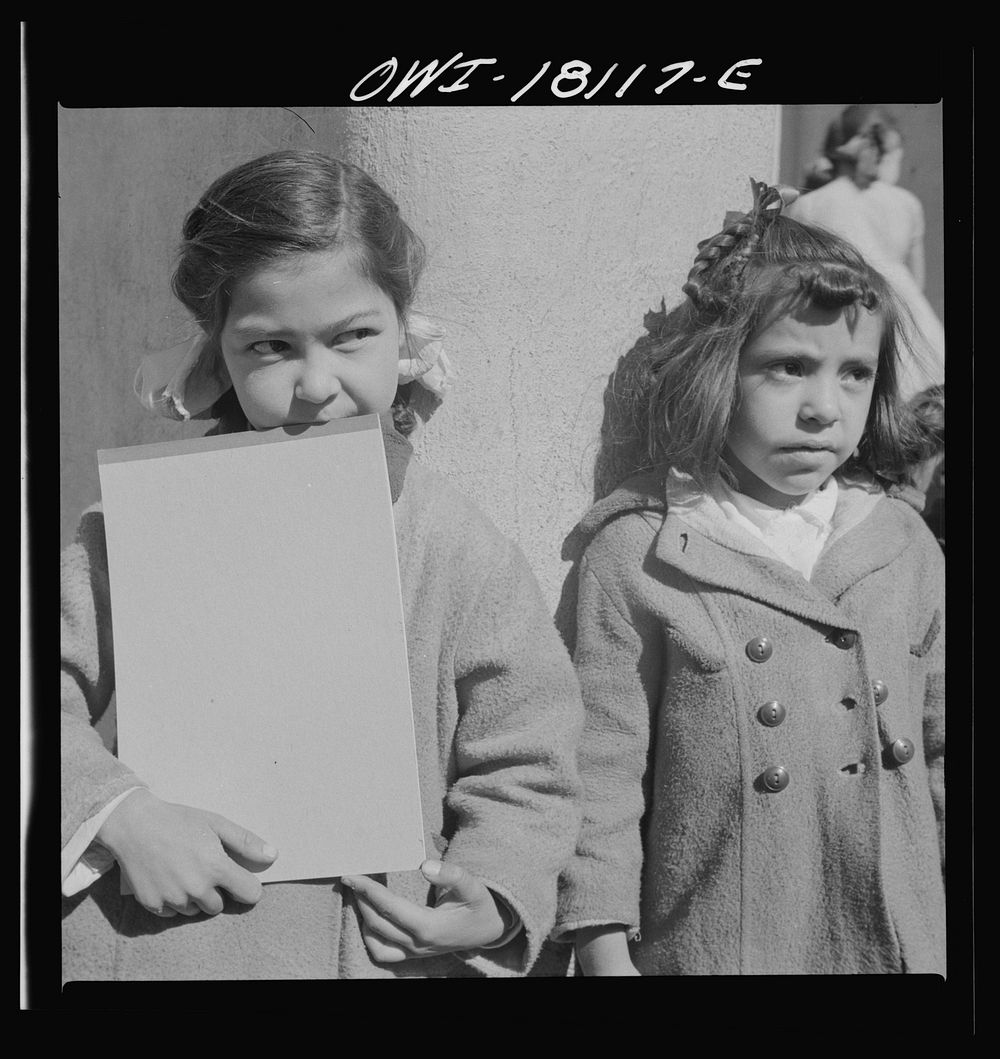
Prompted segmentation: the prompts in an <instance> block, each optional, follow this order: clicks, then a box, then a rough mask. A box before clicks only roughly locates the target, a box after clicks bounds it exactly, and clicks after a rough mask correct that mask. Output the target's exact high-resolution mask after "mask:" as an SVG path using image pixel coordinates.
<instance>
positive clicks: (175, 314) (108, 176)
mask: <svg viewBox="0 0 1000 1059" xmlns="http://www.w3.org/2000/svg"><path fill="white" fill-rule="evenodd" d="M779 122H780V115H779V108H777V107H774V106H756V107H754V106H747V107H742V106H719V107H684V106H662V107H660V106H645V107H508V108H497V109H494V108H484V107H470V108H461V107H459V108H452V107H437V106H434V107H423V108H348V109H336V108H322V107H313V108H309V107H296V108H294V113H293V112H292V111H291V110H287V109H284V108H280V107H273V108H260V109H253V108H213V109H187V108H184V109H180V108H178V109H157V110H143V109H134V110H101V111H79V110H76V111H63V112H62V113H61V115H60V122H59V134H60V149H59V190H60V203H59V239H60V263H59V275H60V306H59V321H60V335H61V340H60V345H61V348H60V383H61V386H60V415H61V428H62V434H61V437H62V483H61V484H62V498H63V516H62V524H63V527H62V528H63V540H64V541H65V540H67V539H68V538H69V535H70V534H71V532H72V526H73V524H74V521H75V519H76V516H77V515H78V513H79V511H80V510H81V509H82V508H83V507H84V506H85V505H86V504H88V503H90V502H92V501H93V500H95V499H97V497H98V483H97V472H96V458H95V453H96V450H97V449H98V448H102V447H112V446H118V445H131V444H139V443H143V442H147V441H155V440H160V439H163V438H171V437H182V436H191V435H197V434H201V433H203V432H204V430H205V428H206V424H204V423H201V424H195V425H187V426H183V425H176V424H171V423H167V422H165V421H160V420H157V419H154V418H152V417H149V416H147V415H146V414H145V413H144V412H143V411H142V410H141V408H140V407H139V406H138V404H137V403H136V402H135V400H134V398H133V396H132V393H131V383H132V376H133V374H134V371H135V368H136V366H137V364H138V361H139V359H140V357H141V355H142V354H143V353H144V352H146V351H148V350H152V349H158V348H164V347H166V346H169V345H171V344H173V343H174V342H176V341H178V340H179V339H180V338H182V337H184V335H185V333H186V331H187V329H188V327H189V324H188V321H187V319H186V314H185V313H184V311H183V309H181V307H180V306H179V305H178V304H177V303H176V302H175V301H174V300H173V298H172V295H171V294H170V291H169V284H168V279H169V274H170V270H171V267H172V263H173V253H174V248H175V246H176V244H177V241H178V238H179V233H180V226H181V222H182V219H183V217H184V214H185V213H186V211H187V210H188V209H190V207H191V206H193V204H194V202H195V201H196V199H197V197H198V195H199V194H200V193H201V191H203V190H204V188H205V187H206V186H207V185H208V183H209V182H210V181H211V180H212V179H214V177H216V176H217V175H219V174H220V173H221V172H223V171H224V170H225V169H227V168H229V167H230V166H233V165H236V164H237V163H239V162H241V161H244V160H246V159H248V158H251V157H254V156H256V155H258V154H262V153H264V152H266V151H269V150H275V149H277V148H280V147H283V146H308V147H313V148H318V149H320V150H326V151H328V152H330V153H342V154H343V155H344V157H347V158H348V159H350V160H352V161H356V162H358V163H360V164H361V165H364V166H365V167H367V168H368V169H369V170H370V171H371V172H372V173H373V174H374V175H375V176H376V177H377V178H378V179H380V180H381V181H382V182H383V183H384V184H385V185H386V186H387V187H388V189H389V190H390V191H391V192H393V193H394V194H395V195H396V196H397V198H398V199H399V201H400V204H401V206H402V207H403V210H404V213H405V214H406V216H407V217H408V218H409V220H410V221H411V223H412V224H413V226H414V227H415V228H416V229H417V230H418V231H419V232H420V233H421V235H422V236H423V237H424V239H425V240H426V242H427V244H428V249H429V262H428V266H427V270H426V273H425V276H424V281H423V284H422V288H421V294H420V298H419V305H418V307H419V308H421V309H423V310H424V311H426V312H428V313H431V314H433V315H435V316H437V317H440V318H442V319H443V321H444V322H445V326H446V327H447V329H448V332H449V338H448V349H449V352H450V355H451V357H452V360H453V362H454V364H455V366H456V367H457V369H458V371H459V372H460V377H459V379H458V382H457V384H456V386H455V388H454V389H453V391H452V392H451V393H450V394H449V395H448V397H447V398H446V400H445V401H444V403H443V404H442V405H441V406H440V408H438V409H437V410H436V411H435V412H434V414H433V416H432V417H431V418H430V420H429V422H428V424H427V426H426V429H425V430H424V431H423V433H422V436H421V437H420V438H419V440H418V448H419V449H420V450H421V452H422V454H423V456H424V457H425V458H426V459H427V460H428V461H430V462H431V463H432V464H433V465H434V466H436V467H437V468H438V469H440V470H441V471H442V472H444V473H445V474H447V475H448V476H449V477H451V478H453V479H454V480H455V481H456V483H457V484H458V485H459V487H461V488H463V489H464V490H465V491H466V492H468V493H469V494H470V495H471V496H472V497H474V498H475V499H476V500H477V501H478V502H479V503H480V505H481V506H482V507H483V508H484V509H485V510H486V511H487V512H488V513H489V514H490V515H491V516H492V517H493V518H494V520H495V521H496V522H497V523H498V524H499V525H500V527H501V528H502V529H503V530H505V531H506V532H508V533H509V534H511V535H512V536H513V537H515V538H516V539H517V540H518V541H519V542H520V543H521V545H522V546H523V547H524V549H525V551H526V553H527V554H528V557H529V560H530V561H531V563H532V565H533V567H534V568H535V570H536V572H537V574H538V577H539V581H540V582H541V584H542V587H543V590H544V592H545V594H546V596H547V598H548V599H549V601H550V602H551V604H552V606H553V608H554V607H555V604H556V601H557V599H558V596H559V591H560V587H561V583H562V579H563V576H564V572H565V565H564V563H563V562H562V561H561V559H560V555H559V550H560V543H561V541H562V539H563V537H564V536H565V535H566V533H567V532H568V531H569V530H570V529H571V528H572V526H573V524H574V523H575V521H576V520H577V518H578V517H579V515H580V514H581V513H582V512H583V511H584V510H585V509H586V507H587V506H588V504H589V503H590V500H591V497H592V490H593V466H594V459H595V456H596V447H597V438H598V432H599V428H600V423H601V418H602V410H603V409H602V397H603V393H604V389H605V384H606V381H607V376H608V374H609V372H610V371H611V370H612V369H613V368H614V366H615V364H616V362H617V360H618V358H619V357H620V356H621V355H622V354H623V353H625V352H626V351H627V350H628V349H629V348H630V347H631V346H632V344H633V343H634V342H635V340H636V338H637V337H639V335H640V334H641V333H642V323H643V316H644V314H645V312H646V311H647V310H648V309H650V308H652V307H654V306H657V305H658V304H659V301H660V298H661V297H663V296H666V299H667V303H668V305H669V304H671V303H672V302H674V301H676V300H677V298H678V294H679V288H680V284H681V282H683V278H684V275H685V274H686V272H687V269H688V267H689V266H690V262H691V259H692V257H693V254H694V251H695V246H696V244H697V242H698V240H699V239H702V238H704V237H706V236H708V235H710V234H713V233H714V232H716V231H717V230H718V228H719V227H720V224H721V220H722V216H723V213H724V212H725V210H726V209H735V208H743V207H746V206H747V205H748V202H749V189H748V187H747V177H748V175H753V176H755V177H757V178H759V179H768V180H770V179H774V178H775V177H776V175H777V156H778V138H779Z"/></svg>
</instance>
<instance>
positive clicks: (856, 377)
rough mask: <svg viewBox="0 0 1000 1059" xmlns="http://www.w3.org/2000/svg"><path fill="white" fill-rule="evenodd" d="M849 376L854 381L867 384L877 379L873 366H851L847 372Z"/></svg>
mask: <svg viewBox="0 0 1000 1059" xmlns="http://www.w3.org/2000/svg"><path fill="white" fill-rule="evenodd" d="M847 378H848V380H849V381H850V382H852V383H860V384H862V385H865V384H867V383H871V382H874V381H875V372H874V370H873V369H872V368H867V367H857V368H851V370H850V371H849V372H848V373H847Z"/></svg>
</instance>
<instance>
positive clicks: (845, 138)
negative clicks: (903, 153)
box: [803, 103, 899, 191]
mask: <svg viewBox="0 0 1000 1059" xmlns="http://www.w3.org/2000/svg"><path fill="white" fill-rule="evenodd" d="M862 134H863V135H864V136H865V137H867V139H868V140H869V141H870V143H871V144H872V146H874V147H875V148H876V153H877V159H881V158H882V156H883V155H884V154H885V153H886V151H887V150H888V149H889V147H890V139H891V138H892V137H893V136H894V137H895V138H896V139H897V141H898V137H899V128H898V126H897V125H896V119H895V118H894V117H893V116H892V114H890V113H889V111H888V110H886V109H885V108H884V107H882V106H881V105H879V104H877V103H855V104H852V105H851V106H849V107H845V108H844V110H842V111H841V112H840V114H838V115H837V117H836V118H834V119H833V121H831V122H830V124H829V125H828V126H827V128H826V136H825V138H824V140H823V153H822V155H821V156H820V157H819V158H818V159H817V160H816V161H815V162H813V164H812V165H811V166H810V167H809V168H808V169H807V170H806V173H805V177H804V180H803V186H804V188H805V190H806V191H815V190H816V189H817V188H820V187H822V186H823V185H824V184H828V183H829V182H830V181H831V180H833V178H834V177H835V176H836V175H837V173H838V169H839V167H840V166H842V165H843V164H844V163H845V162H846V163H848V164H851V160H850V159H849V158H847V157H846V156H845V155H844V154H843V153H842V152H841V148H843V147H844V145H845V144H848V143H850V142H851V141H852V140H853V139H854V138H855V137H856V136H859V135H862Z"/></svg>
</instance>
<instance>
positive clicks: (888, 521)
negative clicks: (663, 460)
mask: <svg viewBox="0 0 1000 1059" xmlns="http://www.w3.org/2000/svg"><path fill="white" fill-rule="evenodd" d="M841 486H842V488H841V490H840V500H839V502H838V505H837V511H836V513H835V515H834V530H833V533H832V534H831V537H830V541H829V542H828V544H827V546H826V548H825V549H824V551H823V554H822V555H821V556H820V558H819V561H818V562H817V564H816V567H815V568H814V570H813V576H812V580H811V581H807V580H806V579H805V578H804V577H803V576H802V575H801V574H800V573H799V572H798V571H796V570H793V569H792V568H791V567H790V566H788V565H787V564H786V563H783V562H781V560H779V559H777V558H776V557H775V556H773V555H772V554H771V553H770V551H769V550H768V549H767V548H765V547H764V545H763V544H762V543H760V542H759V541H757V540H755V539H754V538H752V537H751V536H750V535H749V534H746V533H743V532H742V531H741V530H739V528H738V527H737V526H735V525H734V524H732V523H731V522H729V521H728V520H727V519H726V518H725V516H724V515H723V514H722V513H721V511H719V510H714V509H713V505H714V507H715V508H718V505H717V504H715V503H714V501H712V500H711V498H705V501H704V503H681V502H676V503H675V504H674V505H671V503H670V498H671V497H673V498H674V500H675V501H678V500H679V499H680V496H679V494H677V493H676V492H674V491H673V490H671V488H669V487H668V483H667V482H666V481H665V480H664V478H663V477H662V476H660V477H657V476H653V475H644V476H638V477H636V478H632V479H629V480H628V481H627V482H625V483H623V485H622V486H621V487H619V488H618V489H616V490H615V492H613V493H612V494H611V495H610V496H608V497H606V498H604V499H603V500H602V501H600V502H599V503H597V504H595V505H594V507H592V508H591V509H590V511H588V512H587V514H586V516H585V517H584V519H583V520H582V521H581V523H580V525H579V527H578V528H577V531H575V532H576V533H577V534H581V535H582V536H583V538H584V539H585V540H589V539H590V538H592V537H593V535H594V534H596V533H597V531H598V530H599V529H600V527H601V526H602V525H604V524H605V523H606V522H608V521H610V520H611V519H613V518H615V517H617V516H618V515H621V514H624V513H626V512H629V511H635V512H642V513H646V514H648V515H649V516H650V521H651V522H653V523H654V525H655V526H656V527H657V534H656V541H655V544H654V554H655V555H656V558H657V559H659V560H660V561H661V562H664V563H667V564H668V565H670V566H672V567H674V568H676V569H677V570H680V571H681V572H683V573H684V574H686V575H687V576H688V577H690V578H691V579H692V580H693V581H695V582H697V583H698V584H699V585H704V586H708V587H710V588H714V589H719V590H722V591H726V592H732V593H735V594H737V595H742V596H746V597H749V598H752V599H756V600H759V601H761V602H763V603H765V604H767V605H770V606H773V607H776V608H777V609H780V610H783V611H785V612H787V613H790V614H795V615H797V616H799V617H801V618H804V619H806V620H808V621H814V622H818V623H820V624H823V625H829V626H832V627H834V628H839V629H850V628H853V629H854V630H855V631H857V624H856V622H857V617H853V616H852V615H851V614H850V613H849V612H845V610H843V609H841V607H840V606H838V604H839V602H840V600H841V598H842V597H843V596H844V594H845V593H846V592H847V591H848V590H849V589H850V588H851V586H852V585H855V584H857V582H858V581H860V580H861V579H862V578H864V577H866V576H867V575H868V574H871V573H874V572H875V571H876V570H879V569H881V568H882V567H884V566H887V565H888V564H889V563H891V562H892V561H893V559H895V558H896V557H897V556H898V555H899V554H900V553H902V552H903V551H904V550H905V549H906V548H907V547H908V546H909V545H910V543H911V542H912V539H913V535H914V532H915V531H914V522H913V520H912V519H910V518H908V517H907V516H906V513H905V511H904V510H903V505H902V504H901V503H900V500H903V499H905V500H910V501H911V502H912V500H911V498H910V497H909V496H900V497H899V499H897V498H896V497H895V496H894V495H893V493H892V492H891V493H890V496H887V495H886V494H885V493H884V492H883V491H882V490H881V489H880V488H879V487H877V486H875V485H874V484H873V483H872V482H870V481H865V480H861V479H851V480H848V481H841ZM862 525H863V527H864V529H863V533H864V536H863V538H862V537H861V536H860V535H859V534H860V533H861V527H862Z"/></svg>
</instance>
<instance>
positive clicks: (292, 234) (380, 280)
mask: <svg viewBox="0 0 1000 1059" xmlns="http://www.w3.org/2000/svg"><path fill="white" fill-rule="evenodd" d="M337 247H344V248H346V249H348V250H350V251H351V252H352V253H353V254H354V255H355V257H356V261H357V265H358V268H359V269H360V271H361V273H362V275H364V276H365V278H366V279H368V280H369V281H370V282H371V283H373V284H375V286H377V287H378V288H379V289H380V290H382V291H384V292H385V293H386V295H388V297H389V298H391V300H392V303H393V305H394V306H395V308H396V313H397V315H398V316H399V318H400V320H402V319H404V317H405V314H406V311H407V310H408V309H409V308H410V306H411V305H412V302H413V298H414V294H415V291H416V286H417V280H418V279H419V276H420V272H421V269H422V267H423V263H424V246H423V243H422V242H421V240H420V238H419V237H418V236H417V235H416V234H415V233H414V232H413V230H412V229H411V228H410V227H409V225H407V223H406V222H405V221H404V220H403V218H402V216H401V215H400V212H399V207H398V206H397V205H396V202H395V201H394V200H393V198H392V197H391V196H390V195H389V194H388V193H387V192H386V191H385V190H384V189H383V188H382V187H381V186H380V185H379V184H378V183H376V181H375V180H373V179H372V178H371V177H370V176H369V175H368V174H367V173H366V172H365V171H364V170H363V169H360V168H358V166H355V165H351V164H350V163H348V162H342V161H339V160H338V159H336V158H330V157H328V156H326V155H324V154H321V153H319V152H316V151H276V152H274V153H272V154H266V155H263V156H261V157H259V158H255V159H253V160H252V161H249V162H245V163H244V164H242V165H239V166H237V167H236V168H234V169H231V170H230V171H229V172H227V173H225V174H223V175H222V176H221V177H219V178H218V179H217V180H216V181H215V182H214V183H213V184H212V185H211V186H210V187H209V188H208V190H207V191H206V192H205V193H204V194H203V195H202V197H201V199H200V200H199V202H198V204H197V205H196V206H195V207H194V209H193V210H191V212H190V213H189V214H188V215H187V217H186V219H185V221H184V227H183V242H182V243H181V245H180V249H179V253H178V262H177V266H176V268H175V270H174V274H173V277H172V280H171V285H172V288H173V291H174V294H176V296H177V297H178V298H179V299H180V301H181V302H182V303H183V304H184V305H185V306H186V307H187V309H188V310H190V312H191V313H192V315H193V316H194V318H195V319H196V320H197V321H198V323H199V324H200V325H201V327H202V329H203V330H204V331H205V333H206V334H207V335H208V336H209V338H210V340H212V341H211V342H210V346H211V347H214V350H215V355H216V356H218V355H220V353H219V350H218V336H219V332H220V331H221V330H222V327H223V325H224V324H225V321H226V314H227V313H228V311H229V301H230V297H231V294H232V291H233V288H234V286H235V284H236V283H237V282H238V281H239V280H240V279H242V278H244V277H246V276H248V275H249V274H250V273H252V272H254V271H255V270H256V269H258V268H260V267H261V266H263V265H265V264H267V263H269V262H273V261H275V260H277V259H280V258H283V257H286V256H287V255H289V254H297V253H308V252H310V251H320V250H330V249H333V248H337ZM409 393H410V386H404V387H400V388H399V389H398V390H397V392H396V398H395V400H394V402H393V406H392V413H393V421H394V422H395V424H396V429H397V430H399V432H400V433H402V434H409V433H411V432H412V430H413V428H414V427H415V425H416V419H415V415H414V413H413V412H412V410H411V409H410V408H409ZM237 405H238V402H237ZM234 411H235V408H234V399H233V398H232V396H231V395H229V394H227V395H226V398H225V399H224V400H222V401H220V402H219V405H218V408H217V409H216V410H214V412H213V414H218V415H219V416H220V417H221V416H223V415H231V414H232V413H233V412H234Z"/></svg>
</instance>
